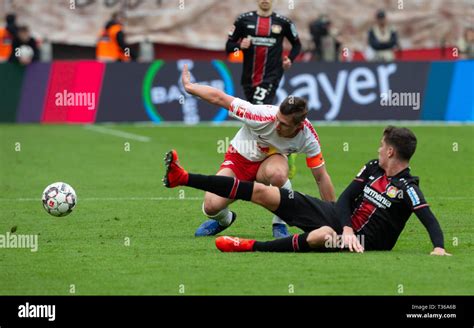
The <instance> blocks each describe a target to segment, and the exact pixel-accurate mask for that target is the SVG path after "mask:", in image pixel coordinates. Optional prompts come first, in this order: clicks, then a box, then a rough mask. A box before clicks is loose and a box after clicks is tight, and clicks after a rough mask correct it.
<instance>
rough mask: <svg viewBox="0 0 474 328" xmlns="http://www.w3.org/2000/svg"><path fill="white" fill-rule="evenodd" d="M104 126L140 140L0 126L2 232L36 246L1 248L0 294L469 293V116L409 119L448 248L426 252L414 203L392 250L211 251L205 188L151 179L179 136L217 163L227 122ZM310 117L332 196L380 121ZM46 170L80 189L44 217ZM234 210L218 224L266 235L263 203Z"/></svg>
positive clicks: (304, 186) (184, 146)
mask: <svg viewBox="0 0 474 328" xmlns="http://www.w3.org/2000/svg"><path fill="white" fill-rule="evenodd" d="M108 128H110V129H115V130H120V131H126V132H129V133H134V134H139V135H142V136H148V137H150V138H151V140H150V142H140V141H135V140H131V139H130V138H120V137H116V136H111V135H105V134H99V133H97V132H94V131H90V130H88V129H85V128H84V127H82V126H39V125H22V126H19V125H2V126H1V127H0V134H1V138H0V140H1V148H0V152H1V153H0V155H1V156H0V165H1V166H0V169H1V175H0V177H1V190H0V213H1V219H0V234H6V232H7V231H10V230H11V229H12V227H15V226H16V227H17V231H16V233H17V234H39V249H38V251H37V252H31V251H30V250H29V249H6V248H0V267H1V270H0V294H2V295H12V294H14V295H18V294H19V295H36V294H48V295H50V294H52V295H57V294H59V295H61V294H63V295H65V294H69V291H70V286H71V285H72V284H73V285H74V286H75V292H76V294H77V295H85V294H88V295H90V294H92V295H96V294H118V295H123V294H127V295H128V294H154V295H156V294H158V295H178V294H180V292H183V291H184V293H185V294H186V295H189V294H191V295H192V294H206V295H207V294H212V295H228V294H252V295H255V294H258V295H260V294H265V295H273V294H281V295H288V294H289V292H291V291H292V290H293V291H294V294H295V295H303V294H304V295H308V294H310V295H398V294H399V292H400V291H401V289H400V285H403V294H404V295H438V294H440V295H447V294H456V295H458V294H459V295H461V294H470V295H472V294H473V293H474V276H473V275H472V272H473V271H474V265H473V264H474V258H473V256H472V252H473V250H474V247H473V235H474V221H473V220H472V214H473V206H472V204H473V197H474V196H473V194H474V189H473V183H472V182H473V164H472V163H473V162H474V149H473V148H474V145H473V135H474V127H473V126H439V127H436V126H432V127H430V126H420V127H413V130H414V131H415V133H416V134H417V136H418V139H419V144H418V150H417V153H416V154H415V157H414V158H413V161H412V173H413V174H415V175H419V176H421V188H422V190H423V191H424V193H425V196H426V198H427V200H428V202H429V203H430V204H431V207H432V209H433V211H434V213H435V214H436V216H437V217H438V219H439V221H440V223H441V226H442V228H443V230H444V234H445V243H446V248H447V250H448V251H450V252H452V253H453V255H454V256H452V257H433V256H428V254H429V252H430V251H431V249H432V245H431V242H430V240H429V236H428V234H427V232H426V231H425V229H424V227H423V226H422V224H421V223H420V222H419V221H418V219H417V218H416V216H414V215H413V216H412V217H411V218H410V220H409V221H408V223H407V226H406V228H405V230H404V232H403V233H402V235H401V236H400V238H399V240H398V243H397V245H396V246H395V248H394V250H393V251H391V252H367V253H364V254H349V253H338V254H320V253H310V254H294V253H285V254H276V253H273V254H269V253H245V254H226V253H221V252H219V251H218V250H217V249H216V248H215V246H214V238H213V237H212V238H195V237H194V231H195V229H196V228H197V226H198V225H199V224H200V223H201V222H202V221H203V219H204V217H203V215H202V214H201V200H200V199H201V197H202V196H203V193H202V192H201V191H197V190H192V189H172V190H169V189H165V188H164V187H162V184H161V178H162V175H163V172H164V166H163V162H162V159H163V156H164V153H165V152H166V151H167V150H169V149H170V148H176V149H177V150H178V152H179V153H180V156H181V162H182V164H183V165H184V166H185V167H186V168H187V169H188V170H189V171H192V172H196V173H203V174H214V173H215V172H216V170H217V168H218V166H219V164H220V163H221V161H222V158H223V154H220V153H218V152H217V147H218V140H223V139H225V137H229V138H231V137H232V136H233V135H234V134H235V132H236V131H237V130H238V128H237V127H209V126H197V127H154V128H147V127H138V126H132V125H118V126H112V127H108ZM316 129H317V131H318V133H319V136H320V139H321V142H322V149H323V153H324V155H325V158H326V162H327V167H328V171H329V173H330V174H331V177H332V180H333V183H334V185H335V188H336V193H337V195H339V194H340V193H341V192H342V190H343V189H344V187H345V186H346V185H347V184H348V183H349V182H350V181H351V179H352V178H353V176H354V175H355V174H357V172H358V171H359V169H360V168H361V167H362V165H363V164H364V163H365V162H366V161H367V160H369V159H372V158H376V156H377V153H376V151H377V147H378V145H379V139H380V135H381V132H382V129H383V126H368V127H360V126H323V127H319V128H318V127H317V124H316ZM17 142H19V143H20V147H21V151H15V147H16V146H17V147H18V144H16V143H17ZM126 142H129V143H130V144H129V147H130V151H125V150H126V147H127V145H126V144H125V143H126ZM346 142H347V143H348V145H347V146H348V147H349V148H348V151H344V143H346ZM453 143H457V145H458V151H453V147H455V146H456V145H455V144H454V145H453ZM17 150H18V149H17ZM297 164H298V174H297V176H296V178H295V179H294V180H293V187H294V188H295V190H298V191H302V192H305V193H309V194H312V195H317V189H316V186H315V183H314V180H313V178H312V176H311V175H310V172H309V170H307V169H306V167H305V163H304V156H302V155H300V156H299V157H298V159H297ZM56 181H64V182H67V183H69V184H71V185H72V186H73V188H75V190H76V192H77V195H78V198H79V201H78V205H77V207H76V209H75V210H74V211H73V213H72V214H71V215H70V216H68V217H65V218H55V217H52V216H49V215H48V214H47V213H46V212H45V211H44V210H43V208H42V205H41V201H40V197H41V192H42V191H43V189H44V188H45V187H46V186H47V185H48V184H50V183H52V182H56ZM180 190H184V194H183V191H180ZM168 197H170V199H168ZM180 197H184V198H183V199H180ZM153 198H158V199H153ZM21 199H23V200H21ZM35 199H37V200H35ZM232 209H233V210H235V211H236V212H237V213H238V219H237V221H236V223H235V224H234V225H233V226H232V227H231V228H229V229H228V230H227V231H225V234H228V235H234V236H241V237H252V238H256V239H259V240H267V239H271V217H272V215H271V213H269V212H267V211H265V210H264V209H261V208H259V207H257V206H256V205H253V204H250V203H244V202H238V203H235V204H234V205H232ZM291 231H292V232H297V231H298V229H295V228H292V229H291ZM126 238H129V240H130V246H126V245H125V243H126V241H127V239H126ZM453 238H457V241H458V243H459V244H458V246H453ZM183 289H184V290H183Z"/></svg>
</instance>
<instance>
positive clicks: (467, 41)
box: [458, 27, 474, 59]
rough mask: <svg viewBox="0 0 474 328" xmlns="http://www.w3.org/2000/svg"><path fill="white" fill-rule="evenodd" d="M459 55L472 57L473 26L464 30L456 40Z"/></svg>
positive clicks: (473, 52)
mask: <svg viewBox="0 0 474 328" xmlns="http://www.w3.org/2000/svg"><path fill="white" fill-rule="evenodd" d="M458 48H459V57H460V58H466V59H474V27H468V28H466V29H465V30H464V35H463V36H462V37H461V38H460V39H459V41H458Z"/></svg>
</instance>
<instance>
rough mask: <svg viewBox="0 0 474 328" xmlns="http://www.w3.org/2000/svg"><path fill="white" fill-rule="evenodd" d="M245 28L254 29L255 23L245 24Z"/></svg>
mask: <svg viewBox="0 0 474 328" xmlns="http://www.w3.org/2000/svg"><path fill="white" fill-rule="evenodd" d="M247 28H250V29H254V28H255V25H247Z"/></svg>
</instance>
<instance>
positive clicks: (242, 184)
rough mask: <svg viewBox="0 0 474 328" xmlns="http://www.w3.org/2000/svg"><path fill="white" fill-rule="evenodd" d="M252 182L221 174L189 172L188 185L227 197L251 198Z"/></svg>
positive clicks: (248, 199)
mask: <svg viewBox="0 0 474 328" xmlns="http://www.w3.org/2000/svg"><path fill="white" fill-rule="evenodd" d="M253 184H254V183H253V182H248V181H240V180H239V179H237V178H232V177H225V176H222V175H202V174H192V173H189V178H188V184H187V186H188V187H192V188H196V189H201V190H205V191H209V192H212V193H213V194H216V195H218V196H221V197H224V198H229V199H241V200H247V201H250V200H251V199H252V192H253Z"/></svg>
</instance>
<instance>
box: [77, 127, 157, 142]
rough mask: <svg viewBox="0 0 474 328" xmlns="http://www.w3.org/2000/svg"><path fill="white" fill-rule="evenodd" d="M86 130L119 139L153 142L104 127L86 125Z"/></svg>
mask: <svg viewBox="0 0 474 328" xmlns="http://www.w3.org/2000/svg"><path fill="white" fill-rule="evenodd" d="M84 129H86V130H90V131H94V132H98V133H103V134H108V135H111V136H115V137H119V138H125V139H131V140H137V141H141V142H150V140H151V138H150V137H145V136H140V135H138V134H134V133H130V132H125V131H119V130H112V129H109V128H106V127H103V126H97V125H85V126H84Z"/></svg>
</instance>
